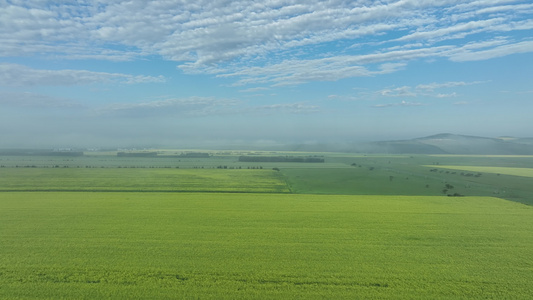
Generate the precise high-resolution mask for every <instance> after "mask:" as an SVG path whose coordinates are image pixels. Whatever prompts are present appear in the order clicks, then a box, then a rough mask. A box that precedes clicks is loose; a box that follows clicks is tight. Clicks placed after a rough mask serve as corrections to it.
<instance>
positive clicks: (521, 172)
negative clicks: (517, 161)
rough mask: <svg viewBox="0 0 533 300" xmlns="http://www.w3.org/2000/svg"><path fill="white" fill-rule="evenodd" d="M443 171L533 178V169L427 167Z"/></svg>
mask: <svg viewBox="0 0 533 300" xmlns="http://www.w3.org/2000/svg"><path fill="white" fill-rule="evenodd" d="M426 167H432V168H433V167H438V168H443V169H452V170H463V171H469V172H482V173H492V174H504V175H512V176H523V177H533V168H508V167H483V166H426Z"/></svg>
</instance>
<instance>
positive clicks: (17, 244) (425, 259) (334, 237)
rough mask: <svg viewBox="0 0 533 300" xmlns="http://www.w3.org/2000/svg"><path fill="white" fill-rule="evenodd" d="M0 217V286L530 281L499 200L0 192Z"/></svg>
mask: <svg viewBox="0 0 533 300" xmlns="http://www.w3.org/2000/svg"><path fill="white" fill-rule="evenodd" d="M0 220H1V221H0V222H1V224H0V226H1V227H2V244H1V246H0V254H1V255H0V266H1V268H0V274H1V276H0V286H1V287H2V288H1V289H0V293H1V294H2V296H3V297H2V298H25V297H38V298H116V297H121V298H159V299H161V298H176V297H177V298H196V297H200V298H217V299H220V298H228V299H235V298H246V299H249V298H294V297H303V298H323V297H326V298H331V299H341V298H346V299H353V298H362V299H364V298H373V297H374V298H376V297H377V298H390V299H398V298H441V297H443V298H472V297H473V298H513V299H520V298H522V299H525V298H527V297H529V295H531V293H532V292H533V288H532V287H531V285H530V284H529V283H530V281H531V278H533V277H532V276H533V268H532V266H533V236H532V234H531V231H530V228H531V226H533V209H532V208H530V207H528V206H524V205H522V204H517V203H512V202H508V201H505V200H501V199H498V198H485V197H464V198H450V197H442V196H440V197H427V196H422V197H420V196H418V197H412V196H350V195H349V196H324V195H287V194H286V195H279V194H278V195H269V194H203V193H193V194H191V193H163V194H161V193H148V194H146V193H144V194H141V193H85V192H78V193H72V192H49V193H30V192H11V193H7V192H5V193H1V194H0ZM503 287H505V288H503Z"/></svg>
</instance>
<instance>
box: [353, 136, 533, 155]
mask: <svg viewBox="0 0 533 300" xmlns="http://www.w3.org/2000/svg"><path fill="white" fill-rule="evenodd" d="M357 148H359V149H357ZM360 150H363V151H362V152H369V153H391V154H409V153H411V154H480V155H533V138H510V137H505V138H487V137H478V136H467V135H457V134H450V133H442V134H436V135H432V136H427V137H422V138H416V139H411V140H400V141H382V142H373V143H369V144H366V145H362V146H360V147H356V151H357V152H359V151H360Z"/></svg>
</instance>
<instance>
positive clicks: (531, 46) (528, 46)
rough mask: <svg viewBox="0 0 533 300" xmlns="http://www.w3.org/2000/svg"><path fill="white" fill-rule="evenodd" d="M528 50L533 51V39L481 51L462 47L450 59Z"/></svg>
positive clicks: (526, 51)
mask: <svg viewBox="0 0 533 300" xmlns="http://www.w3.org/2000/svg"><path fill="white" fill-rule="evenodd" d="M528 52H533V41H523V42H518V43H512V44H506V45H501V46H497V47H494V48H490V49H484V50H479V51H471V50H468V49H462V50H461V51H457V52H456V53H454V54H453V55H451V57H450V59H451V60H452V61H476V60H487V59H491V58H496V57H502V56H507V55H511V54H518V53H528Z"/></svg>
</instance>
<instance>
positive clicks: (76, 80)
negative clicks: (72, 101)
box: [0, 63, 165, 86]
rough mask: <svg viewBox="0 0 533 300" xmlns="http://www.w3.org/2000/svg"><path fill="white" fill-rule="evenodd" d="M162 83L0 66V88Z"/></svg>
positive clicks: (156, 79)
mask: <svg viewBox="0 0 533 300" xmlns="http://www.w3.org/2000/svg"><path fill="white" fill-rule="evenodd" d="M164 81H165V78H164V77H163V76H158V77H153V76H144V75H129V74H120V73H105V72H92V71H86V70H41V69H32V68H29V67H27V66H24V65H19V64H6V63H4V64H0V86H36V85H55V86H60V85H85V84H93V83H112V82H113V83H117V82H118V83H123V84H137V83H149V82H164Z"/></svg>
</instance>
